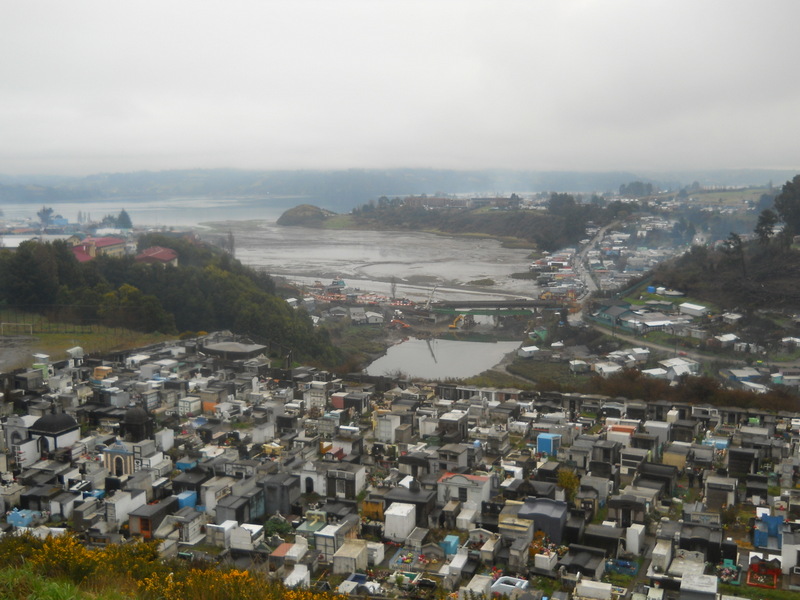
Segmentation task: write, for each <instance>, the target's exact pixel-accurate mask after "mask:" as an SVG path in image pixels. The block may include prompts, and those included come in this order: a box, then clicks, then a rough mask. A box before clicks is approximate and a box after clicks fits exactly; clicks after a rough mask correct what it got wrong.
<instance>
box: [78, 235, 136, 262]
mask: <svg viewBox="0 0 800 600" xmlns="http://www.w3.org/2000/svg"><path fill="white" fill-rule="evenodd" d="M72 253H73V254H74V255H75V258H77V259H78V262H87V261H90V260H92V259H93V258H94V257H95V256H98V255H99V256H125V240H121V239H120V238H115V237H99V238H96V237H87V238H84V239H83V240H81V241H80V242H78V243H77V244H75V245H74V246H73V247H72Z"/></svg>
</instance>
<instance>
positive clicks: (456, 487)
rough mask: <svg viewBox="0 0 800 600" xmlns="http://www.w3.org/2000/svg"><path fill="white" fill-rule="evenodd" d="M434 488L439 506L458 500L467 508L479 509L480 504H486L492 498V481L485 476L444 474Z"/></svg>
mask: <svg viewBox="0 0 800 600" xmlns="http://www.w3.org/2000/svg"><path fill="white" fill-rule="evenodd" d="M436 488H437V500H438V502H439V503H440V504H447V503H448V502H449V501H450V500H458V501H460V502H461V503H462V504H463V505H464V506H465V507H467V508H480V506H481V502H488V501H489V500H490V499H491V497H492V480H491V477H488V476H485V475H463V474H460V473H445V474H444V475H442V476H441V477H440V478H439V481H438V482H437V486H436Z"/></svg>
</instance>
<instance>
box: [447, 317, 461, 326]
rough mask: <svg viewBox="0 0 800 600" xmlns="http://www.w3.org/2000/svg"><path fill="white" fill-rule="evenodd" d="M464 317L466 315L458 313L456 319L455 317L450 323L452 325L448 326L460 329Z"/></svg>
mask: <svg viewBox="0 0 800 600" xmlns="http://www.w3.org/2000/svg"><path fill="white" fill-rule="evenodd" d="M463 318H464V315H458V316H457V317H456V318H455V319H453V322H452V323H450V325H448V327H449V328H450V329H458V324H459V323H460V322H461V321H462V319H463Z"/></svg>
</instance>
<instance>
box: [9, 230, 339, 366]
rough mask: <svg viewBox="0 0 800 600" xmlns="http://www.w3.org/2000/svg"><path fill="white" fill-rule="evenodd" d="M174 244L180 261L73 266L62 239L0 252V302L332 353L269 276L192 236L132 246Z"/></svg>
mask: <svg viewBox="0 0 800 600" xmlns="http://www.w3.org/2000/svg"><path fill="white" fill-rule="evenodd" d="M154 245H158V246H163V247H169V248H172V249H174V250H175V251H176V252H177V253H178V256H179V262H180V266H178V267H172V266H166V267H165V266H161V265H147V264H142V263H137V262H135V261H134V260H133V258H132V257H125V258H111V257H107V256H98V257H97V258H95V259H94V260H92V261H89V262H86V263H79V262H78V261H77V260H76V259H75V257H74V256H73V254H72V252H71V250H70V248H69V246H67V244H65V243H63V242H54V243H52V244H51V243H45V244H41V243H38V242H25V243H23V244H21V245H20V247H19V249H18V250H17V251H16V252H10V251H3V252H0V281H3V286H2V287H1V288H0V302H2V304H4V305H6V306H11V307H15V308H19V309H22V310H28V311H35V312H41V313H45V314H48V315H50V316H51V317H52V318H55V319H58V320H66V321H71V322H78V323H102V324H104V325H107V326H114V327H117V326H118V327H125V328H128V329H133V330H137V331H146V332H151V331H160V332H162V333H179V332H197V331H214V330H219V329H229V330H231V331H233V332H236V333H242V334H247V335H250V336H252V337H254V339H258V340H260V341H271V342H277V343H280V344H282V345H283V346H286V347H290V348H292V350H293V351H294V356H295V357H296V358H298V359H301V358H302V359H307V360H308V359H313V360H314V361H315V362H317V363H320V364H327V365H331V364H336V363H337V362H338V361H339V359H340V357H339V356H338V353H337V351H336V349H335V348H333V346H332V345H331V344H330V342H329V340H328V338H327V335H326V333H325V332H324V331H318V330H316V329H314V327H313V325H312V322H311V319H310V317H309V316H308V314H307V313H305V312H304V311H295V310H293V309H292V308H290V307H289V306H288V305H287V304H286V302H284V301H283V300H282V299H281V298H279V297H278V296H276V295H275V294H274V289H275V288H274V284H273V281H272V279H271V278H270V277H269V276H268V275H266V274H263V273H258V272H256V271H254V270H253V269H250V268H248V267H245V266H243V265H242V264H241V263H240V262H239V261H237V260H235V259H233V258H231V257H230V256H229V255H228V254H225V253H223V252H221V251H219V250H215V249H212V248H211V247H210V246H206V245H203V244H200V243H197V242H195V241H190V240H186V239H180V238H173V237H167V236H163V235H148V236H144V237H143V238H141V239H140V240H139V248H140V249H141V248H146V247H149V246H154Z"/></svg>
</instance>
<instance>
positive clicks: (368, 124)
mask: <svg viewBox="0 0 800 600" xmlns="http://www.w3.org/2000/svg"><path fill="white" fill-rule="evenodd" d="M798 17H800V3H797V2H796V0H772V1H766V2H752V1H749V0H748V1H739V0H710V1H703V2H697V1H696V0H677V1H670V2H657V1H655V2H641V1H640V0H626V1H614V0H609V1H599V0H598V1H588V0H587V1H577V0H562V1H560V2H544V1H539V0H529V1H525V2H503V3H497V2H488V1H486V2H484V1H470V0H459V1H438V2H427V1H405V2H388V1H387V2H381V1H362V2H356V1H352V0H337V1H336V2H328V1H321V2H309V1H303V0H300V1H292V2H289V1H286V2H269V1H251V0H240V1H235V2H223V1H221V0H220V1H217V0H214V1H197V0H171V1H170V2H155V1H150V0H145V1H140V2H136V3H116V2H105V1H79V2H75V3H64V2H61V1H58V0H50V1H47V0H44V1H40V2H36V3H11V4H9V5H8V6H5V7H4V17H3V19H2V20H1V21H0V75H1V76H0V172H5V173H10V174H20V173H41V172H52V173H65V174H86V173H92V172H97V171H130V170H137V169H154V170H157V169H169V168H191V167H241V168H260V169H271V168H348V167H366V168H369V167H380V168H383V167H404V166H412V167H443V168H465V169H466V168H484V167H508V168H526V169H584V170H605V169H647V170H670V169H688V168H696V169H702V168H735V167H764V168H766V167H782V168H794V167H797V166H799V165H798V162H800V161H798V158H797V152H796V149H795V145H796V139H797V131H798V129H800V111H798V110H797V107H798V106H800V80H799V79H798V78H796V77H795V76H794V74H793V73H794V67H795V64H796V63H797V62H798V59H800V45H799V44H797V42H796V35H795V31H794V29H795V27H796V24H797V23H798V22H800V19H798Z"/></svg>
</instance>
